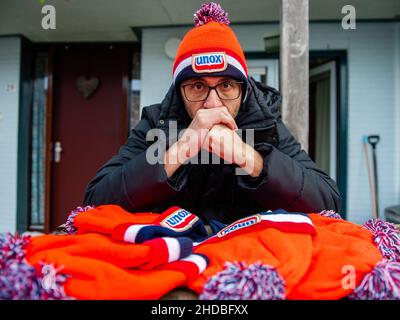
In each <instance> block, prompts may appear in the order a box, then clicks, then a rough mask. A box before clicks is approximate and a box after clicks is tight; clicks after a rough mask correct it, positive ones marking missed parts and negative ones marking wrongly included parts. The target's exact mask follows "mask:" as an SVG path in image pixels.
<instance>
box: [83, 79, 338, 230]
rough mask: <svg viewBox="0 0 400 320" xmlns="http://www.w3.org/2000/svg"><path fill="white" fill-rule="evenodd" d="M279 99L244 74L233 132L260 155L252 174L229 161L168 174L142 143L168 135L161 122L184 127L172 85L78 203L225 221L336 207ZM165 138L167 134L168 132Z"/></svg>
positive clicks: (333, 193)
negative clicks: (153, 132)
mask: <svg viewBox="0 0 400 320" xmlns="http://www.w3.org/2000/svg"><path fill="white" fill-rule="evenodd" d="M280 106H281V96H280V94H279V92H278V91H276V90H275V89H273V88H271V87H268V86H264V85H262V84H261V83H259V82H256V81H254V80H253V79H250V93H249V96H248V98H247V99H246V102H245V103H244V104H243V105H242V106H241V109H240V111H239V113H238V115H237V117H236V118H235V121H236V123H237V126H238V127H239V129H254V130H255V134H254V148H255V149H256V150H257V151H258V152H259V153H260V154H261V155H262V157H263V159H264V167H263V170H262V173H261V175H260V176H259V177H257V178H253V177H250V176H244V175H242V176H240V175H235V165H232V164H224V163H223V161H221V164H192V163H188V164H185V165H182V166H181V167H180V168H179V169H178V170H177V171H176V172H175V173H174V175H173V176H172V177H170V178H168V177H167V175H166V172H165V170H164V166H163V164H161V163H156V164H150V163H148V161H146V149H147V148H148V147H149V146H150V145H151V144H153V143H154V141H146V133H147V131H148V130H150V129H153V128H159V129H161V130H163V131H164V132H165V133H166V135H167V130H168V123H169V121H171V120H175V121H177V123H178V130H181V129H184V128H187V127H188V126H189V124H190V121H191V119H190V118H189V116H188V114H187V112H186V110H185V108H184V105H183V102H182V101H181V99H180V97H179V96H178V93H177V92H176V91H175V89H174V87H173V86H171V88H170V90H169V91H168V94H167V95H166V97H165V98H164V100H163V101H162V103H161V104H156V105H151V106H149V107H146V108H144V109H143V112H142V119H141V121H140V122H139V123H138V125H137V126H136V127H135V128H134V129H132V130H131V132H130V136H129V138H128V140H127V142H126V143H125V145H124V146H122V147H121V148H120V150H119V152H118V154H117V155H115V156H114V157H112V158H111V159H110V160H109V161H108V162H107V163H106V164H105V165H104V166H103V167H101V168H100V170H99V171H98V172H97V173H96V176H95V177H94V178H93V179H92V180H91V181H90V183H89V184H88V186H87V190H86V193H85V197H84V205H101V204H118V205H120V206H122V207H123V208H124V209H125V210H127V211H130V212H143V211H152V212H162V211H163V210H165V209H166V208H168V207H170V206H172V205H177V206H180V207H182V208H185V209H187V210H189V211H191V212H192V213H194V214H196V215H198V216H199V217H201V218H203V219H204V220H205V221H206V222H209V221H210V220H211V219H217V220H219V221H221V222H224V223H229V222H232V221H235V220H237V219H239V218H242V217H244V216H248V215H250V214H254V213H257V212H260V211H266V210H269V209H270V210H275V209H278V208H283V209H285V210H287V211H292V212H294V211H296V212H319V211H321V210H325V209H331V210H335V211H337V212H338V211H339V210H340V194H339V192H338V188H337V186H336V183H335V182H334V181H333V180H332V179H331V178H330V177H329V176H328V175H327V174H326V173H324V172H322V171H321V170H320V169H319V168H318V167H317V165H316V164H315V163H314V162H313V161H312V160H311V159H310V158H309V156H308V154H307V153H306V152H305V151H303V150H302V149H301V147H300V144H299V143H298V142H297V141H296V140H295V139H294V138H293V136H292V135H291V134H290V132H289V131H288V129H287V128H286V126H285V125H284V124H283V122H282V120H281V117H280ZM167 137H168V135H167Z"/></svg>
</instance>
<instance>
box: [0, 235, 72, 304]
mask: <svg viewBox="0 0 400 320" xmlns="http://www.w3.org/2000/svg"><path fill="white" fill-rule="evenodd" d="M30 238H31V237H30V236H27V235H23V236H20V235H18V234H15V235H12V234H10V233H7V234H0V300H61V299H70V298H69V297H68V296H67V295H66V294H65V292H64V282H65V281H66V279H67V276H66V275H62V274H58V273H57V272H54V274H53V275H52V282H51V286H49V287H46V286H43V281H44V279H45V278H46V275H45V274H38V273H37V272H36V270H35V268H34V267H33V266H32V265H30V264H29V263H28V262H27V261H26V259H25V248H26V246H27V245H28V244H29V241H30ZM53 269H54V268H53Z"/></svg>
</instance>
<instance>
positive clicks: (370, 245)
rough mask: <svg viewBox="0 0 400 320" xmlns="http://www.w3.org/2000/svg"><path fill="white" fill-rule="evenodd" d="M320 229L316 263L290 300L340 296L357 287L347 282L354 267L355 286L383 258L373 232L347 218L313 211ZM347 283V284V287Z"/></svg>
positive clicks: (314, 255) (315, 240)
mask: <svg viewBox="0 0 400 320" xmlns="http://www.w3.org/2000/svg"><path fill="white" fill-rule="evenodd" d="M309 217H310V218H311V220H312V222H313V224H314V227H315V228H316V230H317V234H316V236H315V237H314V238H313V247H312V251H313V252H312V257H313V258H312V262H311V265H310V268H309V270H308V271H307V273H306V274H305V276H304V278H303V279H302V281H301V282H299V284H298V285H297V286H296V287H295V288H294V289H293V290H292V292H291V294H289V295H288V298H289V299H340V298H343V297H345V296H347V295H349V294H350V293H351V292H352V291H353V289H354V288H348V289H346V288H344V287H346V286H348V284H349V283H348V282H347V281H346V280H347V279H348V276H349V274H350V273H349V269H347V267H346V266H351V268H354V269H352V270H354V272H355V273H354V275H355V278H354V280H355V286H358V285H359V284H360V283H361V281H362V279H363V277H364V276H365V275H366V274H367V273H369V272H371V270H372V269H373V267H374V266H375V265H376V264H377V263H378V262H379V261H380V260H382V258H383V257H382V254H381V253H380V251H379V249H378V248H377V247H376V246H375V244H374V242H373V235H372V233H371V232H370V231H369V230H367V229H365V228H363V227H361V226H359V225H357V224H354V223H351V222H348V221H345V220H338V219H332V218H328V217H323V216H320V215H318V214H310V215H309ZM343 284H344V285H345V286H343Z"/></svg>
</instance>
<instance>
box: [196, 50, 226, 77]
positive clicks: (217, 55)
mask: <svg viewBox="0 0 400 320" xmlns="http://www.w3.org/2000/svg"><path fill="white" fill-rule="evenodd" d="M227 66H228V64H227V62H226V56H225V52H209V53H201V54H194V55H192V69H193V71H194V72H197V73H210V72H218V71H224V70H225V69H226V68H227Z"/></svg>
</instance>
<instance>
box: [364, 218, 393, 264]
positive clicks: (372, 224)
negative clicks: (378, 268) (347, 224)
mask: <svg viewBox="0 0 400 320" xmlns="http://www.w3.org/2000/svg"><path fill="white" fill-rule="evenodd" d="M363 227H364V228H366V229H368V230H369V231H371V232H372V234H373V236H374V242H375V244H376V246H377V247H378V249H379V251H380V252H381V253H382V255H383V257H384V258H385V259H387V260H391V261H397V262H400V234H399V231H398V229H397V228H396V226H395V225H394V224H393V223H390V222H386V221H383V220H381V219H370V220H368V221H367V222H366V223H364V225H363Z"/></svg>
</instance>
